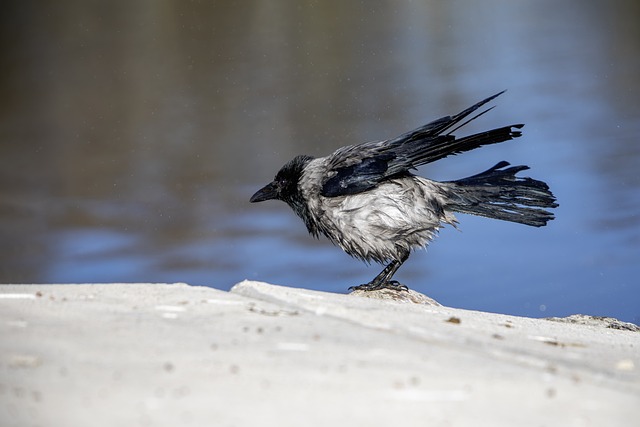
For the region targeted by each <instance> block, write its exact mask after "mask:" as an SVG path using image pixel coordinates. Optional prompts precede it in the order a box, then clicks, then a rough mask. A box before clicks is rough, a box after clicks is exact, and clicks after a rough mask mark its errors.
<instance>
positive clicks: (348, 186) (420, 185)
mask: <svg viewBox="0 0 640 427" xmlns="http://www.w3.org/2000/svg"><path fill="white" fill-rule="evenodd" d="M503 92H504V91H503ZM503 92H500V93H497V94H496V95H493V96H491V97H489V98H487V99H484V100H482V101H480V102H478V103H477V104H475V105H473V106H471V107H469V108H467V109H466V110H464V111H462V112H461V113H459V114H456V115H454V116H446V117H442V118H440V119H438V120H435V121H432V122H430V123H428V124H426V125H424V126H422V127H419V128H417V129H415V130H413V131H411V132H408V133H405V134H403V135H400V136H399V137H397V138H394V139H389V140H385V141H374V142H366V143H363V144H358V145H349V146H346V147H342V148H339V149H338V150H336V151H335V152H334V153H333V154H330V155H329V156H326V157H320V158H313V157H311V156H305V155H300V156H297V157H295V158H294V159H293V160H291V161H289V162H288V163H287V164H285V165H284V166H283V167H282V168H281V169H280V171H278V173H277V174H276V176H275V179H274V180H273V182H271V183H270V184H267V185H266V186H265V187H263V188H262V189H260V190H258V191H257V192H256V193H255V194H254V195H253V196H252V197H251V200H250V201H251V202H252V203H254V202H262V201H265V200H270V199H277V200H282V201H284V202H285V203H287V204H288V205H289V206H290V207H291V208H292V209H293V211H294V212H295V213H296V214H297V215H298V216H299V217H300V218H301V219H302V221H304V223H305V225H306V226H307V230H308V231H309V233H310V234H311V235H313V236H314V237H318V236H319V235H320V234H323V235H324V236H326V237H327V238H328V239H329V240H330V241H331V242H332V243H334V244H335V245H337V246H339V247H341V248H342V249H343V250H344V251H345V252H346V253H347V254H349V255H351V256H352V257H355V258H358V259H361V260H364V261H366V262H371V261H375V262H378V263H381V264H386V266H385V268H384V269H383V270H382V272H380V274H378V275H377V276H376V277H375V278H374V279H373V280H372V281H371V282H369V283H367V284H364V285H359V286H355V287H352V288H350V289H359V290H365V291H372V290H378V289H383V288H390V289H396V290H406V289H407V287H406V286H404V285H402V284H400V283H398V282H397V281H395V280H391V279H392V277H393V275H394V274H395V272H396V271H397V270H398V268H400V266H401V265H402V263H403V262H405V261H406V260H407V258H408V257H409V254H410V253H411V251H412V250H414V249H418V248H424V247H426V246H427V245H428V244H429V242H430V241H431V240H432V239H433V238H434V237H435V235H436V234H437V232H438V230H439V229H440V228H441V227H442V226H443V225H444V224H450V225H452V226H454V227H455V226H456V224H457V220H456V217H455V216H454V213H455V212H459V213H465V214H473V215H480V216H484V217H488V218H495V219H500V220H504V221H511V222H517V223H520V224H525V225H530V226H533V227H542V226H544V225H546V224H547V222H548V221H550V220H552V219H553V218H554V216H553V214H552V213H551V212H549V211H547V210H545V208H555V207H557V206H558V205H557V203H556V199H555V197H554V195H553V194H552V193H551V191H550V190H549V187H548V185H547V184H545V183H544V182H542V181H537V180H535V179H532V178H526V177H517V176H516V174H517V173H518V172H521V171H523V170H526V169H529V168H528V167H527V166H510V165H509V163H507V162H505V161H501V162H499V163H498V164H496V165H495V166H493V167H492V168H490V169H487V170H486V171H484V172H481V173H479V174H477V175H473V176H470V177H468V178H464V179H459V180H457V181H445V182H439V181H433V180H429V179H426V178H422V177H420V176H416V175H414V174H412V173H411V172H410V171H411V170H413V169H415V168H417V167H418V166H421V165H425V164H427V163H431V162H434V161H436V160H440V159H442V158H444V157H447V156H450V155H454V154H459V153H462V152H465V151H470V150H473V149H475V148H478V147H481V146H484V145H489V144H497V143H499V142H504V141H509V140H512V139H514V138H518V137H520V135H521V132H520V129H521V128H522V127H523V126H524V125H523V124H515V125H510V126H505V127H501V128H497V129H492V130H488V131H485V132H481V133H477V134H474V135H469V136H465V137H461V138H457V137H456V136H454V135H453V132H455V131H456V130H458V129H459V128H461V127H462V126H464V125H466V124H467V123H469V122H470V121H472V120H475V119H477V118H478V117H480V116H481V115H483V114H485V113H486V112H488V111H489V110H491V109H492V108H493V107H491V108H487V109H485V110H483V111H480V112H478V113H476V114H475V115H474V116H472V117H471V118H470V119H468V120H467V121H463V120H464V119H465V118H467V117H468V116H470V115H471V114H472V113H475V112H476V111H477V110H478V109H479V108H480V107H482V106H483V105H485V104H487V103H488V102H490V101H491V100H493V99H494V98H496V97H497V96H499V95H500V94H502V93H503Z"/></svg>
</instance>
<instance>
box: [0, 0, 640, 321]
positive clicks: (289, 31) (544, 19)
mask: <svg viewBox="0 0 640 427" xmlns="http://www.w3.org/2000/svg"><path fill="white" fill-rule="evenodd" d="M592 3H593V4H592ZM147 6H149V5H147ZM550 11H553V13H551V12H550ZM5 12H6V13H5ZM5 12H3V14H2V18H0V21H1V22H0V24H1V25H0V28H2V29H1V30H0V35H1V37H0V43H1V45H0V48H1V49H0V61H1V63H2V64H3V66H2V68H1V69H2V71H1V73H2V74H0V75H1V76H2V78H1V79H0V95H2V96H0V106H1V107H2V108H0V238H1V239H2V243H3V244H2V245H1V248H0V282H2V283H18V282H21V283H25V282H27V283H32V282H35V283H54V282H62V283H68V282H91V283H94V282H175V281H180V282H187V283H190V284H194V285H205V286H212V287H215V288H218V289H229V288H230V287H231V286H232V285H233V284H235V283H237V282H239V281H241V280H243V279H247V278H248V279H255V280H263V281H267V282H271V283H276V284H282V285H287V286H295V287H303V288H310V289H320V290H326V291H331V292H346V290H347V288H348V287H349V286H352V285H357V284H361V283H365V282H368V281H369V280H370V279H371V278H373V277H374V276H375V275H376V274H377V273H378V272H379V271H380V269H381V268H382V267H381V266H378V265H370V266H368V265H366V264H363V263H361V262H359V261H356V260H354V259H351V258H349V257H348V256H347V255H346V254H344V253H342V251H340V250H339V249H338V248H336V247H334V246H332V245H331V244H330V243H329V242H327V241H326V240H322V239H321V240H318V241H316V240H314V239H312V238H311V237H310V236H308V235H307V233H306V230H305V227H304V225H303V224H302V222H301V221H300V220H299V219H298V218H296V217H295V216H294V214H293V213H292V212H291V211H290V210H289V208H288V207H287V206H286V205H284V204H283V203H278V202H267V203H261V204H256V205H253V204H249V203H248V199H249V197H250V196H251V194H253V192H254V191H255V190H256V189H257V188H259V187H260V186H262V185H263V184H265V183H267V182H268V181H270V180H271V179H272V178H273V175H274V174H275V172H276V171H277V170H278V169H279V168H280V166H282V164H284V163H285V162H286V161H287V160H289V159H290V158H291V157H293V156H294V155H296V154H301V153H306V154H310V155H314V156H321V155H326V154H328V153H330V152H332V151H333V150H335V149H336V148H338V147H340V146H342V145H346V144H353V143H358V142H363V141H367V140H374V139H385V138H390V137H394V136H396V135H398V134H400V133H403V132H405V131H407V130H410V129H412V128H414V127H417V126H419V125H421V124H423V123H425V122H427V121H430V120H432V119H435V118H437V117H440V116H442V115H446V114H451V113H456V112H458V111H460V110H461V109H463V108H466V107H467V106H469V105H471V104H473V103H475V102H476V101H478V100H480V99H482V98H484V97H486V96H489V95H491V94H493V93H496V92H498V91H500V90H502V89H508V91H507V92H506V93H505V94H504V95H502V96H501V97H500V98H498V99H497V100H496V101H495V104H496V105H497V108H496V109H495V110H493V111H491V112H490V113H489V114H487V115H485V116H483V117H482V118H481V119H480V120H477V121H476V122H474V123H472V124H471V125H470V126H469V127H468V129H466V132H469V133H471V132H475V131H480V130H484V129H485V128H490V127H497V126H503V125H506V124H511V123H521V122H522V123H525V124H526V126H525V128H524V136H523V137H522V138H520V139H519V140H517V141H514V142H509V143H505V144H500V145H497V146H491V147H485V148H482V149H480V150H477V151H474V152H471V153H466V154H464V155H460V156H456V157H452V158H448V159H445V160H442V161H440V162H437V163H435V164H431V165H428V166H425V167H422V168H421V169H420V171H419V173H420V174H422V175H424V176H427V177H430V178H434V179H442V180H450V179H457V178H462V177H465V176H468V175H472V174H475V173H477V172H480V171H482V170H485V169H487V168H488V167H490V166H492V165H494V164H495V163H497V162H498V161H500V160H507V161H509V162H511V163H513V164H527V165H529V166H530V167H531V170H529V171H527V172H526V174H527V175H529V176H532V177H534V178H537V179H541V180H544V181H546V182H548V183H549V185H550V186H551V188H552V190H553V191H554V193H555V194H556V196H557V198H558V201H559V203H560V207H559V208H558V209H556V210H555V214H556V217H557V218H556V220H554V221H552V222H551V223H550V224H549V225H548V226H547V227H545V228H540V229H536V228H530V227H525V226H522V225H517V224H509V223H504V222H500V221H492V220H487V219H484V218H476V217H470V216H466V215H460V216H459V219H460V230H455V229H452V228H450V227H447V228H445V229H443V230H442V231H441V233H440V236H439V237H438V238H437V239H436V240H435V241H434V242H433V243H432V245H430V246H429V248H428V249H427V250H426V251H418V252H416V253H414V254H413V255H412V256H411V258H410V259H409V260H408V261H407V263H406V264H405V265H404V266H403V267H402V268H401V269H400V271H399V272H398V274H397V276H396V278H397V279H398V280H400V281H402V282H403V283H405V284H407V285H409V286H410V287H411V288H413V289H415V290H418V291H421V292H424V293H426V294H428V295H429V296H431V297H433V298H435V299H436V300H438V301H440V302H441V303H442V304H445V305H449V306H454V307H462V308H468V309H474V310H486V311H493V312H499V313H508V314H516V315H526V316H534V317H547V316H566V315H569V314H573V313H584V314H592V315H599V316H612V317H617V318H619V319H621V320H626V321H633V322H636V323H640V279H638V277H639V276H640V267H639V265H640V262H639V261H640V142H639V139H638V137H639V136H640V84H639V83H640V30H639V28H640V27H638V25H637V22H638V20H639V18H640V5H638V4H637V2H635V1H632V0H628V1H618V2H616V7H615V8H614V7H608V6H607V5H606V4H602V6H600V5H599V4H598V3H596V2H582V1H578V0H574V1H567V2H563V3H562V4H559V3H557V2H551V1H522V2H503V1H497V0H496V1H488V2H482V3H477V4H475V3H471V4H469V3H466V2H465V3H463V2H455V1H454V2H446V3H445V4H431V3H422V2H389V3H387V4H378V3H376V5H375V6H373V5H371V4H370V2H361V3H359V2H318V3H314V2H304V3H300V4H296V5H293V4H291V5H289V4H285V3H280V2H269V3H264V2H243V3H242V6H232V5H228V6H220V5H214V4H203V5H194V4H191V3H186V2H160V3H155V4H153V5H150V6H149V7H145V8H136V7H131V6H130V5H128V4H127V5H124V4H123V5H122V6H118V5H110V6H105V7H103V8H95V7H91V6H90V5H83V4H78V5H75V6H74V7H66V8H61V7H57V6H55V5H51V6H43V7H39V8H37V9H36V8H31V7H30V6H28V5H25V4H22V5H21V4H15V5H13V6H11V7H8V8H7V10H6V11H5Z"/></svg>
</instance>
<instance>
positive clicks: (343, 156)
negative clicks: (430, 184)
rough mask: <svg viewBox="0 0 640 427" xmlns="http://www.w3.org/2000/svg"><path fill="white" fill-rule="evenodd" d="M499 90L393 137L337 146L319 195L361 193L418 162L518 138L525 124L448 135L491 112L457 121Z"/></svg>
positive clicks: (418, 164)
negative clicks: (460, 134)
mask: <svg viewBox="0 0 640 427" xmlns="http://www.w3.org/2000/svg"><path fill="white" fill-rule="evenodd" d="M502 93H504V91H502V92H500V93H497V94H495V95H493V96H490V97H489V98H487V99H484V100H482V101H480V102H478V103H477V104H475V105H473V106H471V107H469V108H467V109H466V110H464V111H462V112H461V113H459V114H456V115H455V116H446V117H442V118H440V119H438V120H434V121H432V122H430V123H428V124H426V125H424V126H422V127H419V128H417V129H415V130H412V131H411V132H407V133H405V134H403V135H400V136H399V137H397V138H395V139H390V140H386V141H376V142H367V143H364V144H359V145H350V146H347V147H343V148H340V149H338V150H337V151H336V152H335V153H333V154H332V155H331V156H330V159H329V166H328V171H327V172H328V176H329V179H327V180H326V181H325V182H324V184H323V186H322V192H321V194H322V195H323V196H325V197H336V196H342V195H347V194H356V193H360V192H363V191H366V190H369V189H371V188H373V187H375V186H376V184H378V183H379V182H380V181H383V180H384V179H386V178H389V177H391V176H394V175H397V174H400V173H403V172H406V171H408V170H410V169H414V168H416V167H418V166H420V165H424V164H427V163H431V162H434V161H436V160H439V159H442V158H444V157H447V156H449V155H452V154H458V153H462V152H465V151H469V150H473V149H474V148H478V147H481V146H483V145H488V144H496V143H499V142H504V141H508V140H510V139H513V138H517V137H519V136H520V135H521V132H519V131H517V130H514V128H515V129H520V128H522V126H524V125H522V124H517V125H511V126H505V127H502V128H498V129H492V130H489V131H486V132H481V133H478V134H475V135H470V136H466V137H464V138H456V137H455V136H453V135H451V133H452V132H454V131H456V130H457V129H459V128H460V127H462V126H464V125H466V124H467V123H469V122H471V121H472V120H475V119H477V118H478V117H480V116H481V115H483V114H485V113H486V112H488V111H490V110H491V109H492V108H493V107H491V108H488V109H486V110H484V111H482V112H480V113H478V114H476V115H475V116H473V117H472V118H470V119H469V120H467V121H466V122H463V123H460V122H461V121H462V120H463V119H464V118H465V117H467V116H469V115H470V114H471V113H473V112H474V111H476V110H477V109H478V108H480V107H481V106H483V105H484V104H486V103H488V102H489V101H491V100H493V99H494V98H496V97H497V96H499V95H501V94H502ZM458 123H460V124H458ZM456 125H457V126H456ZM454 126H455V127H454ZM447 131H448V132H447ZM445 132H447V133H445Z"/></svg>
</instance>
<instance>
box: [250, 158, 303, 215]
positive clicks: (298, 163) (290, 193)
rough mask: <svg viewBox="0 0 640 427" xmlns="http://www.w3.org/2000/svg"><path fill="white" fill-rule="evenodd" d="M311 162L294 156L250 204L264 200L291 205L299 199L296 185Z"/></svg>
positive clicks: (252, 198) (254, 196) (252, 197)
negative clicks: (278, 201)
mask: <svg viewBox="0 0 640 427" xmlns="http://www.w3.org/2000/svg"><path fill="white" fill-rule="evenodd" d="M311 160H313V157H310V156H296V157H294V158H293V160H291V161H289V162H288V163H287V164H285V165H284V166H283V167H282V168H281V169H280V170H279V171H278V173H277V174H276V177H275V178H274V180H273V181H272V182H270V183H269V184H267V185H265V186H264V187H262V188H261V189H260V190H258V191H257V192H256V194H254V195H253V196H251V199H250V200H249V201H250V202H251V203H256V202H264V201H265V200H272V199H277V200H282V201H283V202H286V203H287V204H289V205H291V204H292V203H295V201H296V199H298V198H299V197H300V190H299V188H298V183H299V181H300V177H301V176H302V171H303V170H304V168H305V166H306V165H307V164H308V163H309V162H310V161H311Z"/></svg>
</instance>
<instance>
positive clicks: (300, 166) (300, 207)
mask: <svg viewBox="0 0 640 427" xmlns="http://www.w3.org/2000/svg"><path fill="white" fill-rule="evenodd" d="M311 160H313V157H310V156H304V155H301V156H296V157H294V158H293V160H291V161H289V162H288V163H287V164H286V165H284V166H283V167H282V169H280V171H279V172H278V175H276V180H277V181H278V182H280V183H281V185H282V190H281V191H280V199H281V200H282V201H283V202H285V203H286V204H288V205H289V206H290V207H291V209H293V211H294V212H295V214H296V215H298V216H299V217H300V218H301V219H302V221H304V223H305V225H306V226H307V230H308V231H309V233H310V234H312V235H313V236H314V237H318V228H317V226H316V224H315V221H314V220H313V217H312V215H311V212H310V211H309V205H308V203H307V200H306V199H305V198H304V195H303V194H302V190H301V185H302V183H301V180H302V178H303V173H304V169H305V167H306V166H307V165H308V164H309V162H310V161H311Z"/></svg>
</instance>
